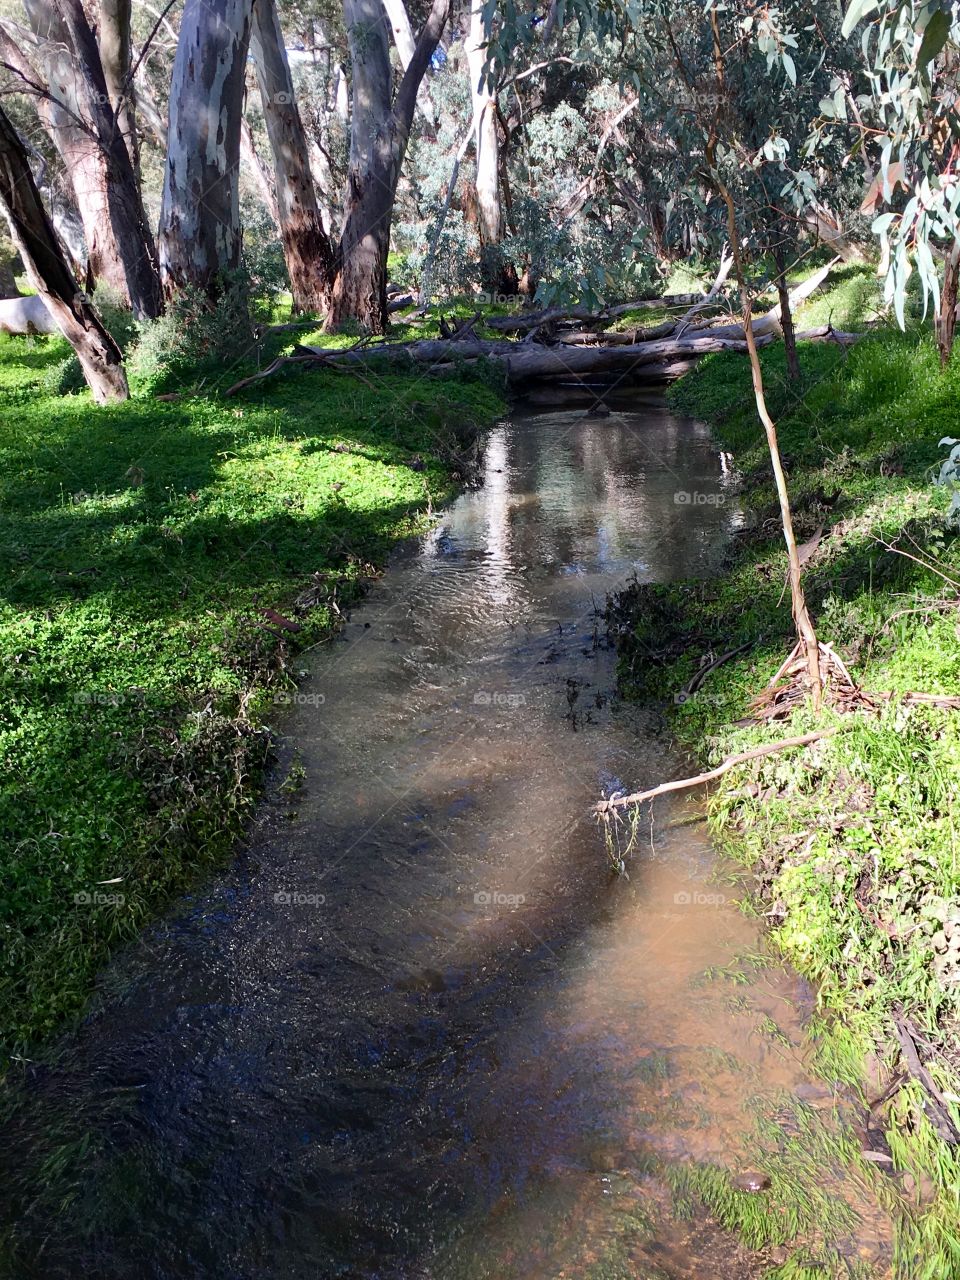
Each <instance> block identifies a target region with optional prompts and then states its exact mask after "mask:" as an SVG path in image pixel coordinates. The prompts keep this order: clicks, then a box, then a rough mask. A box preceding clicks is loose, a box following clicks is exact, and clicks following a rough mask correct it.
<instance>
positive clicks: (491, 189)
mask: <svg viewBox="0 0 960 1280" xmlns="http://www.w3.org/2000/svg"><path fill="white" fill-rule="evenodd" d="M483 10H484V6H483V0H474V4H473V8H472V9H471V11H470V32H469V35H468V36H467V39H466V41H465V42H464V52H465V53H466V55H467V72H468V75H469V76H470V94H471V98H472V101H473V136H474V148H475V154H476V164H477V177H476V187H477V214H478V217H477V229H478V231H479V233H480V249H481V264H482V266H481V269H482V272H483V283H484V286H485V287H487V288H489V289H490V290H491V291H494V292H495V291H496V290H497V289H498V287H499V270H498V269H497V264H496V262H495V258H496V250H497V249H498V248H499V245H500V241H501V239H502V238H503V217H502V211H501V207H500V157H499V146H500V138H499V135H498V132H497V99H496V96H495V94H493V93H491V91H490V89H489V87H488V86H487V84H486V82H485V79H484V64H485V62H486V58H487V43H488V39H489V35H488V32H487V29H486V26H485V24H484V20H483Z"/></svg>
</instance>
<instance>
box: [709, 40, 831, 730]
mask: <svg viewBox="0 0 960 1280" xmlns="http://www.w3.org/2000/svg"><path fill="white" fill-rule="evenodd" d="M713 30H714V39H715V40H716V38H717V37H716V32H717V26H716V17H715V16H714V18H713ZM714 181H715V183H716V186H717V190H718V191H719V193H720V197H721V199H722V200H723V202H724V204H725V205H726V207H727V232H728V235H729V238H730V246H731V249H732V251H733V265H734V270H735V272H736V277H737V283H738V285H739V286H740V298H741V302H742V305H743V328H744V337H745V338H746V343H747V354H748V355H749V356H750V374H751V378H752V381H753V396H754V399H755V401H756V404H757V416H758V417H759V419H760V422H761V423H762V425H763V429H764V432H765V434H766V437H767V448H768V449H769V451H770V464H771V467H772V469H773V477H774V480H775V482H776V486H777V497H778V499H779V501H780V523H781V524H782V526H783V540H784V542H785V543H786V545H787V562H788V564H789V579H790V604H791V611H792V613H793V621H794V626H795V627H796V631H797V637H798V638H799V641H800V644H801V646H802V647H803V651H804V657H805V658H806V662H807V674H808V677H809V682H810V696H811V698H812V699H813V709H814V710H815V711H819V710H820V706H821V702H822V699H823V690H822V688H821V684H820V642H819V641H818V639H817V633H816V630H815V629H814V625H813V619H812V618H811V617H810V611H809V609H808V608H807V601H806V597H805V596H804V593H803V574H802V569H801V565H800V553H799V551H798V549H797V539H796V536H795V534H794V531H793V512H792V511H791V510H790V494H789V492H788V490H787V478H786V476H785V475H784V472H783V460H782V459H781V457H780V442H779V440H778V439H777V428H776V425H775V424H774V421H773V419H772V418H771V417H770V414H769V412H768V410H767V401H766V396H765V395H764V389H763V371H762V369H761V367H760V356H759V354H758V352H757V339H756V337H755V336H754V332H753V323H752V317H751V309H752V299H751V297H750V291H749V289H748V288H747V281H746V277H745V275H744V271H743V260H742V258H741V256H740V239H739V232H738V230H737V215H736V209H735V207H734V203H733V197H732V196H731V194H730V192H729V191H728V190H727V188H726V187H725V186H724V184H723V183H722V182H721V181H720V179H719V178H718V177H716V176H715V177H714ZM781 278H782V272H781ZM787 305H788V310H789V299H788V303H787Z"/></svg>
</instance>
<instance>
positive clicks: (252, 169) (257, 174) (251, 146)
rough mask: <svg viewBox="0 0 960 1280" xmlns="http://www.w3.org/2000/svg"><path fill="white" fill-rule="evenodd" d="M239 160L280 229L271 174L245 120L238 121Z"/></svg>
mask: <svg viewBox="0 0 960 1280" xmlns="http://www.w3.org/2000/svg"><path fill="white" fill-rule="evenodd" d="M240 162H241V164H242V165H243V166H244V167H245V168H246V170H247V172H248V173H249V174H250V176H251V178H253V180H254V182H255V183H256V186H257V190H258V191H259V193H260V199H261V200H262V201H263V203H264V205H265V207H266V210H267V212H268V213H269V214H270V217H271V219H272V220H273V224H274V226H275V227H276V228H277V230H278V231H279V230H280V206H279V205H278V204H277V191H276V188H275V187H274V185H273V176H272V175H271V174H270V172H269V170H268V169H267V166H266V165H265V164H264V162H263V159H262V158H261V156H260V152H259V151H258V150H257V148H256V144H255V143H254V141H253V134H252V133H251V132H250V126H249V124H247V122H246V120H242V121H241V122H240Z"/></svg>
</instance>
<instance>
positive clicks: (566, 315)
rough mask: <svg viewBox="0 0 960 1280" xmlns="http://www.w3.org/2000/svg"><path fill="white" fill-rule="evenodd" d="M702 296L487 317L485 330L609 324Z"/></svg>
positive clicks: (672, 296)
mask: <svg viewBox="0 0 960 1280" xmlns="http://www.w3.org/2000/svg"><path fill="white" fill-rule="evenodd" d="M705 296H706V295H705V294H702V293H673V294H665V295H664V296H663V297H662V298H640V299H638V300H637V301H635V302H621V303H618V304H617V305H616V306H615V307H603V308H601V309H600V310H599V311H590V310H588V309H587V308H586V307H550V308H548V309H547V310H545V311H527V312H524V313H522V314H520V315H515V316H490V318H489V319H488V320H486V321H485V323H486V326H487V328H488V329H496V330H498V331H499V332H501V333H527V332H528V331H529V330H530V329H536V328H539V327H540V326H542V325H546V324H561V323H567V322H569V321H576V322H578V323H581V324H596V325H597V326H598V327H602V326H603V325H608V324H611V323H612V322H613V321H614V320H616V318H617V317H618V316H623V315H626V314H627V313H628V312H629V311H644V310H647V309H649V308H653V307H686V306H689V305H690V304H691V303H697V302H702V301H703V299H704V297H705Z"/></svg>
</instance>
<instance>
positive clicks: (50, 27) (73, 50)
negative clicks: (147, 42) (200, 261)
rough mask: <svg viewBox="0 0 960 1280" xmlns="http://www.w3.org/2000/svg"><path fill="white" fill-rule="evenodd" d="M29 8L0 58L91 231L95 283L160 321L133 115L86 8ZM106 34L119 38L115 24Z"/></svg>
mask: <svg viewBox="0 0 960 1280" xmlns="http://www.w3.org/2000/svg"><path fill="white" fill-rule="evenodd" d="M24 7H25V10H26V15H27V18H28V21H29V30H28V29H25V28H22V27H20V26H18V25H17V24H16V23H13V22H12V21H6V22H4V23H3V24H2V27H0V51H2V54H3V59H4V62H5V63H6V65H7V67H8V68H9V69H10V70H12V71H13V72H14V73H15V75H16V76H17V82H16V83H15V84H14V87H15V88H22V89H24V90H26V91H27V92H28V93H29V94H30V95H31V96H32V97H33V98H34V100H35V102H36V104H37V111H38V114H39V116H40V119H41V122H42V123H43V125H44V127H45V128H46V130H47V132H48V134H49V136H50V138H51V139H52V141H53V143H54V144H55V146H56V148H57V150H58V151H59V153H60V155H61V156H62V158H63V162H64V166H65V168H66V172H67V174H68V175H69V178H70V181H71V182H72V184H73V188H74V192H75V196H76V204H77V208H78V210H79V213H80V217H81V219H82V221H83V229H84V237H85V240H86V245H87V256H88V277H89V280H90V282H91V283H94V282H97V281H101V280H102V281H104V282H105V283H107V284H108V285H109V286H110V287H111V290H112V291H113V292H114V293H115V295H116V296H117V297H118V298H120V299H121V300H123V301H125V302H127V303H129V305H130V306H131V307H132V308H133V310H134V312H135V314H136V315H138V316H140V317H153V316H156V315H158V314H159V312H160V310H161V307H162V299H161V292H160V282H159V276H158V272H157V260H156V251H155V247H154V241H153V236H152V233H151V230H150V227H149V223H148V221H147V217H146V213H145V210H144V205H143V199H142V195H141V191H140V185H139V182H138V179H137V174H136V171H135V168H134V164H133V161H132V160H131V150H130V149H128V143H129V139H128V137H127V136H125V132H124V123H123V122H124V121H129V114H128V113H127V112H126V111H125V110H124V108H123V104H122V102H121V100H120V98H119V97H118V96H116V94H113V95H112V94H111V92H110V88H109V85H108V80H107V76H106V73H105V69H104V63H103V60H102V58H101V54H100V48H99V46H98V43H97V38H96V36H95V34H94V31H93V29H92V27H91V25H90V23H89V21H88V19H87V16H86V13H85V11H84V8H83V5H82V3H81V0H24ZM106 30H113V28H112V27H111V26H110V24H109V23H108V24H107V26H106ZM111 56H113V55H112V53H111ZM118 56H122V55H118ZM115 88H116V86H115ZM117 110H121V112H122V114H121V115H120V116H119V117H118V114H117Z"/></svg>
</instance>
